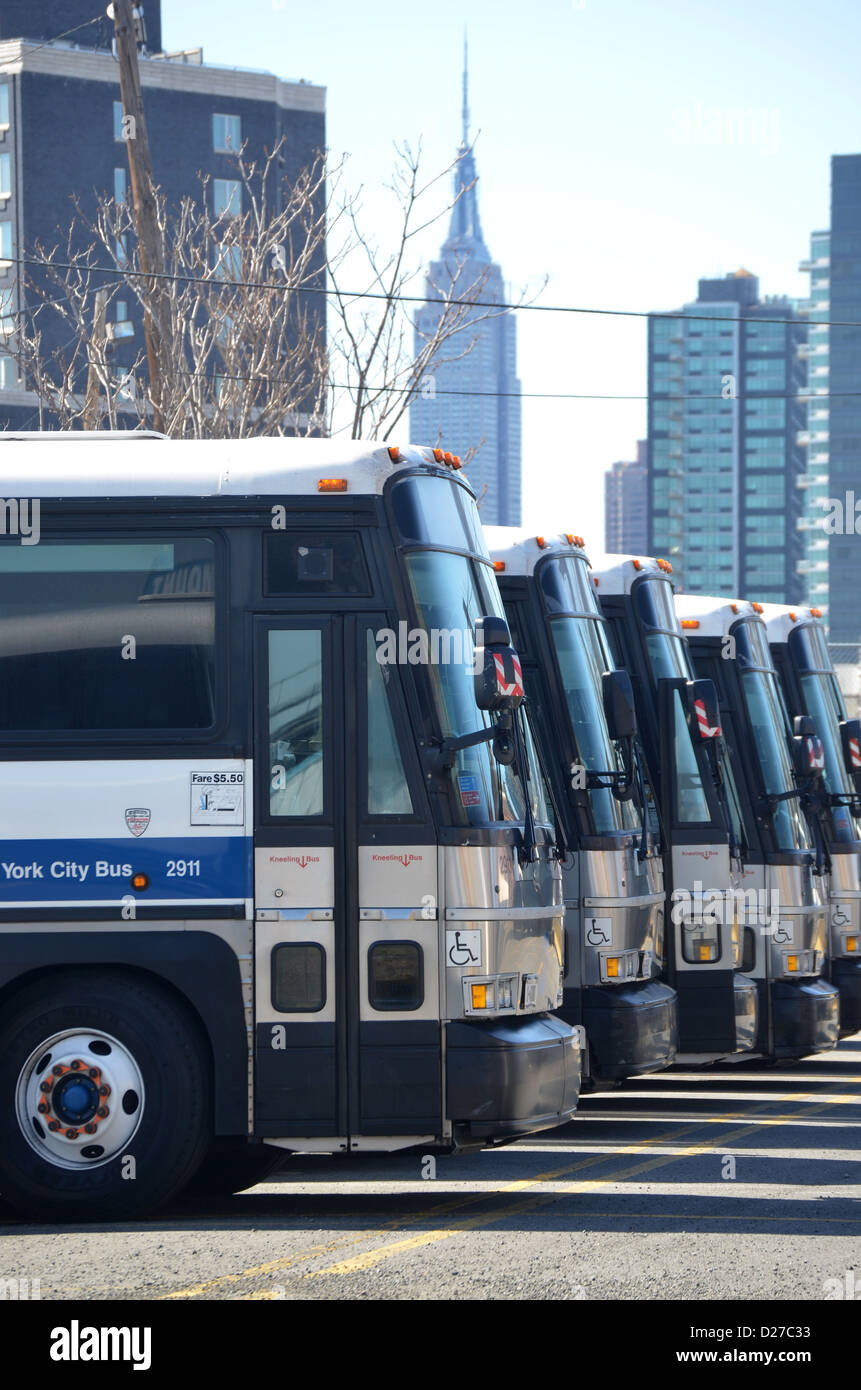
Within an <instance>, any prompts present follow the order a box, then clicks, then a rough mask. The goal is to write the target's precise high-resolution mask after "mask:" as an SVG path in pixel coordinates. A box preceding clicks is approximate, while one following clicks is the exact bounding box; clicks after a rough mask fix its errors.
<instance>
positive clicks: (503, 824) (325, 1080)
mask: <svg viewBox="0 0 861 1390" xmlns="http://www.w3.org/2000/svg"><path fill="white" fill-rule="evenodd" d="M0 478H2V492H3V494H4V496H5V498H6V499H16V500H19V510H18V515H19V516H20V517H23V516H26V517H27V518H28V525H30V523H31V522H32V521H33V518H34V517H35V518H37V521H38V524H37V525H36V526H35V527H34V526H32V525H30V531H29V533H28V534H25V533H24V529H23V528H22V533H21V534H20V535H18V536H15V535H10V534H8V529H9V528H8V527H7V534H6V535H5V536H4V537H3V539H2V541H0V594H2V602H0V741H2V754H0V757H2V776H0V825H2V839H3V844H2V854H0V1192H2V1194H3V1195H4V1196H5V1197H6V1198H8V1199H9V1200H10V1201H11V1202H13V1203H14V1204H15V1205H16V1206H17V1207H18V1208H20V1209H21V1210H23V1211H25V1212H27V1213H28V1214H29V1215H30V1216H32V1217H35V1218H38V1219H42V1220H44V1219H49V1218H54V1217H59V1218H74V1219H76V1220H77V1219H105V1218H111V1217H116V1216H118V1215H129V1214H140V1213H143V1212H146V1211H149V1210H151V1209H153V1208H154V1207H155V1206H156V1205H158V1204H160V1203H163V1202H165V1201H167V1200H168V1199H169V1198H170V1197H171V1196H173V1195H174V1194H177V1193H178V1192H180V1191H181V1190H183V1189H184V1188H185V1187H186V1185H187V1184H188V1183H189V1182H190V1181H192V1179H194V1178H195V1174H196V1173H197V1180H200V1178H201V1174H205V1175H206V1185H207V1186H208V1188H209V1190H218V1189H219V1188H220V1189H221V1190H222V1191H225V1192H227V1191H235V1190H239V1189H240V1188H241V1187H243V1186H248V1185H250V1183H251V1182H253V1181H257V1180H258V1179H259V1176H260V1174H261V1173H262V1172H263V1171H265V1168H266V1165H267V1164H269V1163H270V1162H271V1160H272V1158H273V1156H274V1158H276V1159H277V1158H278V1157H283V1156H284V1155H285V1154H286V1153H289V1152H291V1151H302V1152H324V1153H336V1152H348V1151H355V1150H359V1151H361V1150H379V1151H390V1150H395V1149H404V1148H414V1147H418V1148H419V1150H420V1151H425V1150H427V1149H433V1148H437V1149H440V1150H445V1151H452V1150H457V1149H461V1148H466V1147H476V1146H482V1145H488V1144H494V1143H500V1142H505V1141H508V1140H510V1139H512V1138H514V1137H516V1136H517V1135H521V1134H525V1133H528V1132H531V1131H534V1130H538V1129H542V1128H546V1127H549V1126H551V1125H556V1124H558V1123H560V1122H561V1121H565V1120H567V1119H568V1118H569V1117H570V1116H571V1114H572V1113H573V1111H574V1108H575V1105H576V1101H577V1095H578V1086H579V1076H580V1036H579V1033H578V1032H577V1031H576V1030H574V1029H572V1028H570V1027H569V1026H568V1025H566V1024H565V1023H564V1022H563V1021H562V1020H561V1019H559V1018H558V1017H556V1016H554V1014H553V1011H554V1010H555V1009H556V1008H557V1007H558V1006H559V1004H560V1003H561V1001H562V965H563V915H562V914H563V909H562V897H561V877H560V868H559V863H558V853H559V851H558V848H557V846H556V844H555V841H554V835H553V830H552V826H551V821H550V816H549V812H548V809H547V806H546V804H545V798H544V790H543V784H542V778H541V774H540V771H539V769H538V766H537V762H536V757H535V751H534V747H533V744H532V740H531V736H530V734H529V731H528V729H527V728H526V726H525V724H524V722H523V718H522V715H521V713H520V711H519V709H518V706H519V704H520V699H521V693H522V687H521V685H520V679H519V671H518V665H517V656H516V653H515V652H514V651H513V650H512V649H511V647H510V645H509V641H508V632H507V628H506V625H505V621H504V617H503V610H502V605H501V603H500V599H499V594H498V590H497V587H496V582H495V579H494V573H493V568H492V565H491V563H490V560H489V557H488V555H487V551H486V547H485V544H484V540H483V537H482V533H481V527H480V524H479V518H478V511H477V507H476V502H475V497H474V494H473V492H472V490H471V489H470V487H469V484H468V483H467V482H466V481H465V479H464V477H463V475H462V473H461V472H460V471H459V461H458V460H457V459H455V458H452V456H450V455H445V456H444V455H442V454H441V453H440V452H439V451H434V450H430V449H420V448H406V449H402V450H401V449H398V448H395V447H390V448H386V447H384V446H377V445H373V444H363V443H340V442H335V441H323V440H291V439H278V438H272V439H254V440H241V441H223V442H222V441H218V442H214V441H168V440H165V439H163V438H160V437H158V436H151V435H136V434H129V433H125V434H122V435H110V434H102V435H99V434H77V435H67V436H64V435H61V434H53V435H39V434H33V435H7V436H5V437H4V439H3V441H2V451H1V452H0ZM9 516H11V511H10V510H9V507H8V502H7V517H9ZM36 541H37V542H38V543H35V542H36ZM458 643H460V646H458ZM474 646H475V650H473V648H474ZM435 648H437V649H438V650H435ZM443 648H444V650H443Z"/></svg>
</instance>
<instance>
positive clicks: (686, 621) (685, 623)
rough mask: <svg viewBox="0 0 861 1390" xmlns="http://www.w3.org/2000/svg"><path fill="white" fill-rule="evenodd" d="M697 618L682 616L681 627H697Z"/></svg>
mask: <svg viewBox="0 0 861 1390" xmlns="http://www.w3.org/2000/svg"><path fill="white" fill-rule="evenodd" d="M699 625H700V620H699V618H682V627H692V628H693V627H699Z"/></svg>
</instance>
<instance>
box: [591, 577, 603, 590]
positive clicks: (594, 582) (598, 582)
mask: <svg viewBox="0 0 861 1390" xmlns="http://www.w3.org/2000/svg"><path fill="white" fill-rule="evenodd" d="M592 583H593V584H594V585H595V588H596V589H597V588H598V586H599V584H600V583H601V581H600V579H599V578H598V576H597V574H593V575H592Z"/></svg>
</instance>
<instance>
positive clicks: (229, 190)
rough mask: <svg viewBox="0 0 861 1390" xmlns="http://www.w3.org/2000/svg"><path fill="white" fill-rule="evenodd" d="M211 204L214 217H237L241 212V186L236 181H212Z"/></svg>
mask: <svg viewBox="0 0 861 1390" xmlns="http://www.w3.org/2000/svg"><path fill="white" fill-rule="evenodd" d="M212 203H213V212H214V213H215V216H216V217H238V216H239V215H240V213H241V212H242V185H241V184H240V182H239V180H238V179H213V180H212Z"/></svg>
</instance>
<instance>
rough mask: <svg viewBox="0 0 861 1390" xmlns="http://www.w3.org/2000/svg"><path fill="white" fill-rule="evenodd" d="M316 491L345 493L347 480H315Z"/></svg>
mask: <svg viewBox="0 0 861 1390" xmlns="http://www.w3.org/2000/svg"><path fill="white" fill-rule="evenodd" d="M389 452H391V450H389ZM317 491H318V492H346V491H347V479H346V478H318V479H317Z"/></svg>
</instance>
